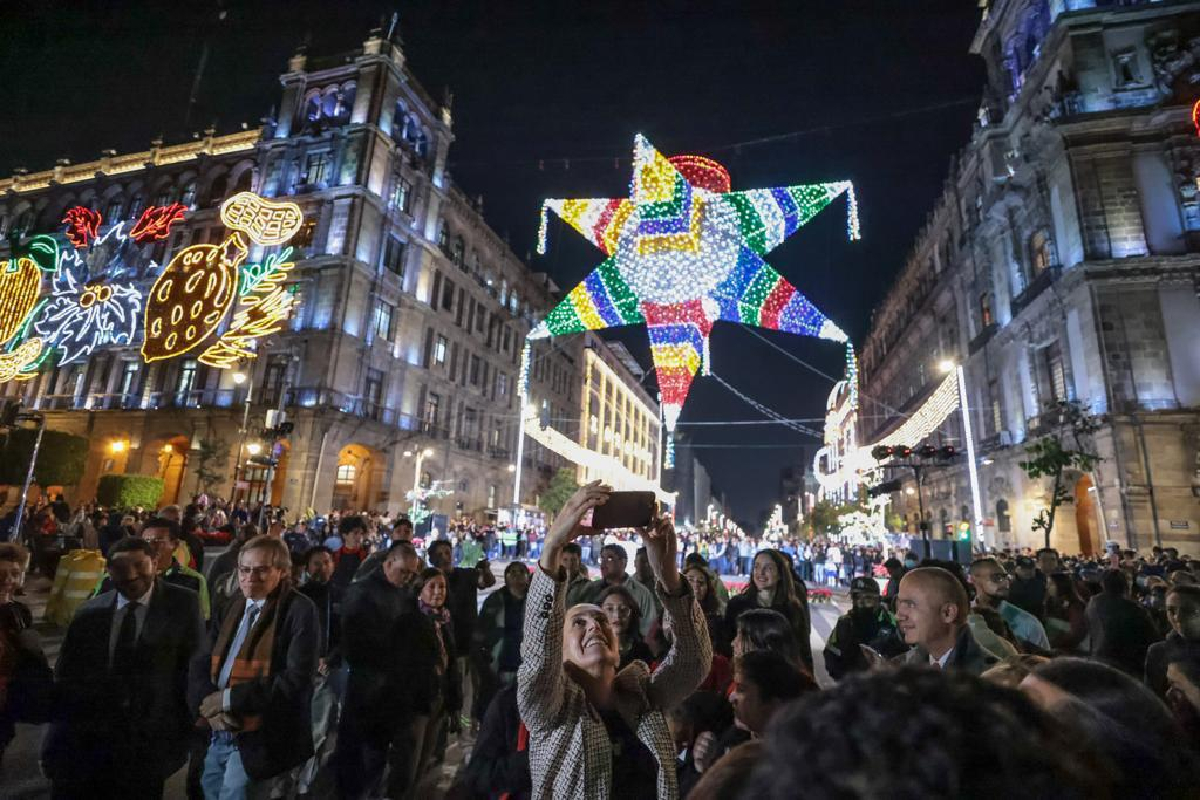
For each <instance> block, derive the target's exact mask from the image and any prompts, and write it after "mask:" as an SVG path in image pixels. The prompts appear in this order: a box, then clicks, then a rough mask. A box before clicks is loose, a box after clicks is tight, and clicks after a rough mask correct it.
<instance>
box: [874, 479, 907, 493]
mask: <svg viewBox="0 0 1200 800" xmlns="http://www.w3.org/2000/svg"><path fill="white" fill-rule="evenodd" d="M902 483H903V482H902V481H901V480H900V479H899V478H893V479H892V480H890V481H884V482H883V483H881V484H879V485H878V486H872V487H870V488H869V489H867V496H868V497H878V496H879V495H881V494H891V493H892V492H898V491H900V488H901V486H902Z"/></svg>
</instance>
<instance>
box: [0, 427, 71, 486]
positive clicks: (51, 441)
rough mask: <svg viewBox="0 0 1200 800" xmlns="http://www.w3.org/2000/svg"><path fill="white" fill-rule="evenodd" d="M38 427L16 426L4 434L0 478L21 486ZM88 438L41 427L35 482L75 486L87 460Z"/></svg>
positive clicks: (35, 466)
mask: <svg viewBox="0 0 1200 800" xmlns="http://www.w3.org/2000/svg"><path fill="white" fill-rule="evenodd" d="M36 438H37V431H35V430H30V429H27V428H15V429H13V430H11V431H9V432H8V434H7V435H6V436H5V437H4V445H3V458H2V459H0V482H3V483H6V484H8V485H10V486H20V485H21V484H22V483H24V482H25V474H26V471H27V470H28V469H29V460H30V459H31V458H33V444H34V440H35V439H36ZM88 445H89V443H88V440H87V439H86V438H84V437H82V436H75V435H73V434H70V433H66V432H65V431H44V432H43V433H42V446H41V448H40V449H39V450H38V458H37V464H35V465H34V468H33V480H34V483H36V484H37V485H38V486H75V485H76V484H78V483H79V480H80V478H82V477H83V469H84V466H85V465H86V464H87V455H88Z"/></svg>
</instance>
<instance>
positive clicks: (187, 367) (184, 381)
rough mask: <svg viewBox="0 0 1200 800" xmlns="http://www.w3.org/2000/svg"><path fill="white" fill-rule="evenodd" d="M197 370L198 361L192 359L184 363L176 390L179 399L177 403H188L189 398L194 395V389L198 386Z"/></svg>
mask: <svg viewBox="0 0 1200 800" xmlns="http://www.w3.org/2000/svg"><path fill="white" fill-rule="evenodd" d="M196 369H197V364H196V361H195V360H193V359H190V358H189V359H188V360H186V361H184V362H183V365H182V366H181V367H180V368H179V385H178V387H177V389H176V391H177V392H178V397H177V399H176V402H177V403H179V404H180V405H183V404H184V403H187V402H188V396H189V395H190V394H191V393H192V388H193V387H194V386H195V385H196Z"/></svg>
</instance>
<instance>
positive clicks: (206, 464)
mask: <svg viewBox="0 0 1200 800" xmlns="http://www.w3.org/2000/svg"><path fill="white" fill-rule="evenodd" d="M228 453H229V444H228V443H227V442H226V441H225V440H224V439H222V438H220V437H217V438H214V439H209V438H204V439H201V440H200V441H199V442H197V443H196V451H195V453H194V454H193V456H192V457H193V458H194V459H195V460H196V491H197V492H204V493H205V494H208V493H210V492H211V490H212V486H213V484H217V483H221V482H222V481H224V480H225V473H224V472H218V470H219V469H220V466H221V462H222V461H223V460H224V459H225V457H226V456H227V455H228Z"/></svg>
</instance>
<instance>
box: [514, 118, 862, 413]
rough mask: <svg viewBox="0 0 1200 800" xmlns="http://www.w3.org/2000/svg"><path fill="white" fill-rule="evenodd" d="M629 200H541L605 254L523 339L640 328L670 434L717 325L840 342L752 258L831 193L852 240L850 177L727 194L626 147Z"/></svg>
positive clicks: (711, 178) (695, 168) (718, 183)
mask: <svg viewBox="0 0 1200 800" xmlns="http://www.w3.org/2000/svg"><path fill="white" fill-rule="evenodd" d="M633 155H634V159H633V160H634V169H633V183H632V187H631V191H630V197H629V198H628V199H625V198H619V199H612V200H609V199H593V200H547V201H545V204H544V205H543V207H542V230H541V232H540V235H539V242H538V244H539V248H538V249H539V252H544V250H545V226H546V210H547V209H550V210H553V211H554V212H555V213H556V214H558V216H559V217H561V218H562V219H563V220H564V221H566V222H567V223H569V224H570V225H571V226H572V227H574V228H575V229H576V230H578V231H579V232H580V233H581V234H583V235H584V236H585V237H586V238H587V239H589V240H590V241H591V242H592V244H594V245H596V246H597V247H598V248H600V249H601V250H602V251H603V252H604V253H605V254H606V255H607V256H608V259H607V260H605V261H604V262H603V263H602V264H600V266H598V267H596V269H595V270H594V271H593V272H592V273H591V274H590V275H588V276H587V278H586V279H584V281H583V283H581V284H579V285H578V286H576V287H575V288H574V289H572V290H571V291H570V293H569V294H568V295H567V297H566V299H564V300H563V301H562V302H561V303H559V304H558V305H557V306H556V307H555V308H554V309H553V310H551V311H550V313H549V314H548V315H547V316H546V319H545V320H544V321H543V322H541V323H540V324H539V325H538V326H537V327H536V328H534V330H533V331H531V332H530V334H529V338H530V339H541V338H545V337H548V336H559V335H563V334H569V333H577V332H580V331H584V330H600V329H603V328H615V327H619V326H621V325H637V324H644V325H646V327H647V330H648V333H649V335H650V350H651V353H652V355H653V357H654V368H655V371H656V372H657V374H658V386H659V391H660V392H661V393H662V404H663V419H664V421H665V423H666V426H667V429H668V430H673V429H674V428H675V422H676V421H677V420H678V419H679V412H680V410H681V409H682V407H683V402H684V400H686V399H687V395H688V390H689V389H690V388H691V384H692V378H693V377H694V376H695V374H696V371H697V369H699V367H700V365H701V363H702V362H703V361H706V360H707V350H708V336H709V333H710V332H711V330H712V326H713V323H715V322H717V321H718V320H725V321H727V322H740V323H742V324H744V325H757V326H759V327H762V328H770V329H772V330H781V331H788V332H790V333H798V334H803V335H807V336H818V337H820V338H822V339H830V340H832V341H836V342H844V341H846V334H844V333H843V332H842V331H841V329H840V328H838V326H837V325H835V324H834V323H833V322H832V321H830V320H829V319H828V318H827V317H826V316H825V315H824V314H822V313H821V312H820V311H818V310H817V308H816V307H815V306H813V304H812V303H810V302H809V301H808V299H807V298H805V297H804V295H802V294H800V293H799V292H798V291H796V288H795V287H794V286H792V285H791V284H790V283H789V282H788V281H787V280H785V279H784V278H783V277H782V276H781V275H780V274H779V273H778V272H776V271H775V270H774V269H773V268H772V267H771V266H770V265H769V264H767V263H766V262H765V261H763V259H762V257H763V256H764V255H766V254H767V253H768V252H770V251H771V250H773V249H774V248H775V247H777V246H778V245H779V244H780V243H781V242H783V240H784V239H786V238H787V237H788V236H790V235H792V234H793V233H795V232H796V231H797V230H798V229H799V228H800V226H801V225H804V224H805V223H806V222H808V221H809V220H810V219H812V218H813V216H815V215H816V214H817V213H818V212H819V211H820V210H821V209H823V208H824V207H825V206H827V205H829V203H830V202H831V201H832V200H833V199H834V198H836V197H838V196H839V195H841V194H843V193H846V194H847V196H848V200H849V228H850V237H851V238H852V239H857V238H858V211H857V207H856V204H855V199H854V187H853V186H852V185H851V183H850V182H849V181H840V182H837V183H817V184H809V185H800V186H779V187H775V188H771V189H751V190H750V191H745V192H731V191H729V173H728V172H726V171H725V168H724V167H722V166H721V165H720V164H718V163H717V162H715V161H712V160H711V159H707V158H700V157H697V156H677V157H675V158H671V159H668V158H665V157H664V156H663V155H662V154H661V153H659V152H658V151H657V150H655V149H654V147H653V146H651V144H650V143H649V142H648V141H646V139H645V138H643V137H641V136H638V137H636V138H635V140H634V154H633Z"/></svg>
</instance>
